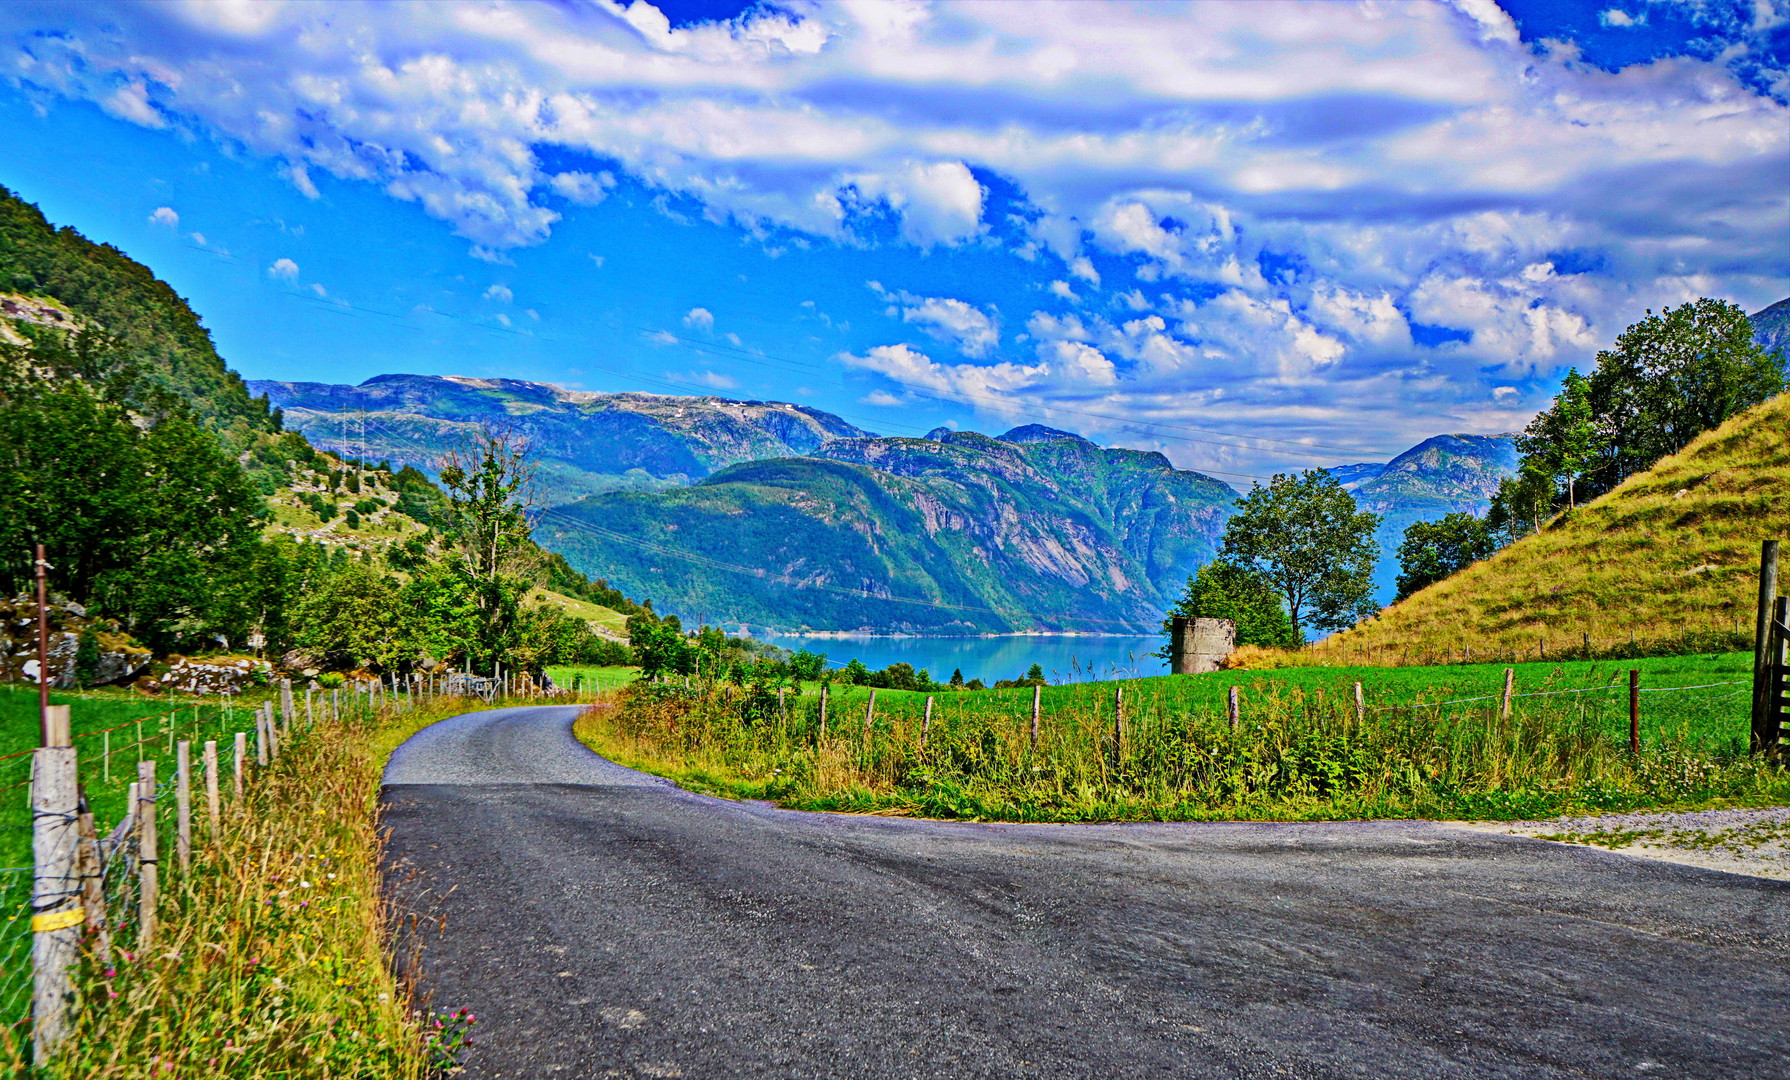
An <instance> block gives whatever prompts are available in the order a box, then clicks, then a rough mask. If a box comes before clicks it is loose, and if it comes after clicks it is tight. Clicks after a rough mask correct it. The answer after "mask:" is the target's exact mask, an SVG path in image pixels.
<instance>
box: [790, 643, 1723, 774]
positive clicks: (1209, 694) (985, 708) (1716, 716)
mask: <svg viewBox="0 0 1790 1080" xmlns="http://www.w3.org/2000/svg"><path fill="white" fill-rule="evenodd" d="M1507 666H1510V667H1514V669H1515V671H1516V677H1515V678H1516V685H1515V690H1516V693H1517V694H1518V695H1523V694H1533V693H1536V692H1538V691H1539V692H1548V693H1549V694H1550V695H1551V696H1567V695H1557V694H1554V693H1553V692H1556V691H1560V690H1568V689H1575V690H1576V689H1582V688H1586V687H1599V688H1603V689H1598V690H1594V691H1592V692H1589V693H1585V694H1576V695H1571V697H1572V698H1573V699H1576V700H1579V701H1582V702H1583V706H1584V708H1585V709H1586V710H1587V712H1588V713H1589V714H1590V715H1592V716H1594V717H1596V718H1598V719H1599V721H1600V722H1601V723H1602V724H1603V726H1604V729H1605V730H1606V731H1607V732H1608V733H1610V734H1611V735H1612V736H1615V735H1620V736H1622V737H1624V738H1626V737H1627V731H1628V672H1629V669H1630V668H1634V669H1638V670H1639V671H1640V672H1641V686H1642V688H1643V693H1642V695H1641V716H1642V723H1641V730H1642V739H1643V741H1644V742H1645V741H1647V740H1650V739H1654V738H1656V737H1659V736H1662V735H1669V736H1671V737H1672V738H1673V739H1674V740H1675V741H1678V742H1682V743H1685V744H1687V745H1692V746H1695V747H1697V748H1699V749H1702V750H1705V751H1733V750H1736V749H1744V748H1745V746H1746V740H1747V736H1748V718H1747V709H1748V700H1749V699H1748V695H1749V694H1750V693H1751V682H1750V680H1751V678H1752V654H1751V653H1737V652H1735V653H1713V654H1701V655H1695V656H1667V657H1645V658H1642V659H1637V660H1604V661H1570V662H1567V663H1527V664H1515V665H1505V664H1453V665H1442V666H1437V667H1401V668H1385V667H1359V668H1351V667H1312V668H1275V669H1271V670H1267V671H1219V672H1213V673H1212V674H1209V675H1195V676H1186V675H1183V676H1172V675H1163V676H1156V677H1152V678H1145V679H1127V680H1124V681H1122V682H1097V683H1071V684H1067V685H1064V686H1047V687H1045V688H1044V693H1043V699H1042V701H1041V703H1040V708H1041V710H1042V712H1043V714H1044V716H1045V717H1047V718H1048V717H1050V716H1053V715H1057V714H1060V713H1063V712H1066V711H1074V712H1076V713H1086V712H1089V711H1090V710H1091V711H1095V712H1098V711H1101V710H1102V709H1104V710H1106V711H1109V712H1110V710H1111V707H1112V705H1111V703H1112V700H1113V692H1114V690H1116V689H1120V688H1122V689H1123V690H1124V691H1125V696H1126V699H1127V711H1129V712H1133V713H1134V714H1139V715H1143V714H1148V713H1163V714H1197V715H1203V716H1212V717H1221V716H1224V715H1225V710H1226V699H1227V697H1228V696H1229V693H1230V688H1231V687H1233V686H1235V687H1237V688H1238V689H1239V692H1240V694H1241V704H1242V709H1243V711H1244V713H1245V714H1247V713H1248V712H1249V710H1250V709H1251V708H1252V707H1255V706H1259V705H1264V704H1269V703H1272V704H1273V706H1274V707H1275V708H1279V707H1280V706H1281V705H1283V704H1285V703H1288V702H1291V701H1294V700H1299V699H1300V698H1301V697H1302V696H1303V698H1304V700H1306V701H1308V702H1310V703H1311V704H1314V705H1316V704H1318V703H1319V701H1320V697H1319V695H1322V700H1324V701H1328V702H1329V703H1331V704H1332V705H1341V704H1347V705H1348V707H1349V708H1353V702H1354V692H1355V691H1354V684H1355V683H1356V682H1360V683H1361V684H1362V696H1363V697H1364V698H1365V700H1366V704H1367V707H1368V708H1369V709H1370V710H1373V709H1384V708H1385V707H1387V706H1403V705H1417V704H1423V703H1434V702H1441V701H1450V700H1456V699H1460V698H1471V697H1480V696H1484V695H1499V694H1502V693H1503V690H1504V669H1505V667H1507ZM1712 683H1714V684H1725V685H1714V686H1711V685H1709V684H1712ZM1674 687H1701V689H1694V690H1674V689H1671V688H1674ZM803 694H804V696H803V698H802V700H803V702H804V703H805V707H808V708H812V707H813V706H814V704H815V702H816V700H817V695H818V687H817V686H816V685H815V684H808V685H807V686H805V687H804V688H803ZM876 695H877V696H876V701H877V712H878V713H879V714H883V715H884V716H886V717H888V718H903V719H917V718H918V717H919V716H920V714H921V713H922V712H923V711H924V709H925V699H926V697H927V695H925V694H921V693H911V692H908V691H901V690H878V691H877V692H876ZM933 697H934V706H933V707H934V709H935V711H936V712H937V713H938V715H940V716H943V715H944V714H945V713H946V712H947V711H965V712H973V713H990V714H1006V715H1010V716H1013V717H1021V718H1023V719H1024V721H1025V722H1026V723H1030V718H1031V709H1032V691H1031V690H1029V689H1010V690H978V691H968V692H965V691H952V692H946V693H940V694H935V695H933ZM869 698H870V691H869V689H868V688H866V687H862V686H840V685H834V686H833V687H832V688H831V689H830V690H829V691H828V702H829V706H828V708H829V711H830V712H832V713H833V714H834V715H835V716H837V717H841V718H844V717H847V716H855V717H857V718H858V720H859V721H860V722H861V721H862V719H863V715H864V709H865V707H866V706H867V705H868V704H869ZM1524 700H1527V699H1523V698H1520V697H1519V704H1521V703H1522V702H1523V701H1524ZM1485 704H1487V703H1486V702H1484V701H1480V702H1475V703H1473V705H1474V706H1484V705H1485ZM1492 704H1496V702H1493V703H1492ZM1016 722H1018V721H1016Z"/></svg>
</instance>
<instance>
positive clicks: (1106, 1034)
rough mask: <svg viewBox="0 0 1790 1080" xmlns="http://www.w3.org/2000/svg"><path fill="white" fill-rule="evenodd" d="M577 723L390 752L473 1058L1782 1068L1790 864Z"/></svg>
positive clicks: (427, 964) (1436, 1073) (450, 738)
mask: <svg viewBox="0 0 1790 1080" xmlns="http://www.w3.org/2000/svg"><path fill="white" fill-rule="evenodd" d="M575 714H576V710H575V709H574V708H569V707H546V708H514V709H499V710H493V711H489V712H482V713H474V714H469V715H467V716H462V717H458V718H455V719H453V720H449V721H445V722H443V723H440V724H437V725H435V726H433V727H430V728H427V729H425V730H424V731H422V732H420V733H418V734H417V735H416V736H415V737H414V738H412V739H411V740H410V741H409V742H407V743H405V744H404V746H402V747H401V748H399V750H398V752H397V753H396V754H395V755H394V756H393V758H392V761H391V764H390V766H389V768H388V769H387V771H386V776H385V780H386V789H385V793H384V806H383V814H384V822H385V824H386V825H387V826H388V827H389V829H390V838H389V841H388V845H387V866H386V874H387V887H388V891H389V893H390V895H391V896H392V897H393V898H394V900H395V901H396V902H397V903H398V904H399V905H400V907H401V908H402V909H404V910H407V911H408V912H410V913H414V914H416V915H417V916H418V918H417V919H416V920H414V922H410V923H407V925H412V926H416V927H421V929H413V930H411V931H407V932H406V933H405V935H404V936H403V938H402V939H401V941H400V947H401V951H402V955H407V956H410V957H411V960H410V961H409V962H410V963H412V964H414V965H416V967H415V968H414V969H413V970H414V972H415V974H416V975H417V976H418V977H419V978H420V980H421V983H422V985H423V987H424V988H425V989H426V990H427V991H428V992H429V993H430V994H431V996H432V1007H433V1008H435V1009H444V1008H459V1007H463V1006H464V1007H470V1008H471V1009H473V1011H474V1012H475V1013H476V1014H477V1016H478V1018H479V1022H478V1024H477V1025H476V1028H475V1031H474V1034H475V1044H474V1046H473V1047H472V1048H471V1049H470V1050H469V1051H468V1052H467V1053H466V1054H465V1057H464V1066H465V1073H464V1075H465V1076H467V1077H518V1078H520V1077H527V1078H540V1077H560V1076H564V1077H615V1078H621V1077H629V1078H633V1077H690V1078H696V1077H789V1078H806V1077H839V1078H846V1077H851V1078H858V1077H863V1078H885V1077H886V1078H931V1077H938V1078H959V1077H962V1078H970V1077H1048V1078H1055V1077H1101V1078H1104V1077H1146V1076H1147V1077H1251V1078H1253V1077H1261V1078H1269V1077H1276V1078H1284V1077H1363V1078H1367V1077H1373V1078H1382V1077H1512V1078H1515V1077H1522V1078H1538V1077H1618V1076H1620V1077H1649V1078H1658V1077H1682V1078H1687V1080H1688V1078H1695V1080H1703V1078H1713V1077H1747V1078H1749V1080H1756V1078H1771V1077H1790V942H1787V935H1790V883H1786V882H1781V881H1770V880H1765V879H1761V878H1754V877H1744V876H1739V875H1732V874H1724V873H1718V872H1714V871H1709V870H1703V869H1698V868H1694V867H1686V866H1679V865H1674V864H1671V863H1663V862H1657V861H1650V860H1642V859H1633V858H1629V857H1626V856H1622V855H1617V854H1613V853H1609V852H1604V851H1599V850H1596V849H1591V848H1582V847H1573V846H1568V845H1562V844H1551V843H1547V842H1543V841H1539V840H1533V839H1529V838H1526V837H1521V836H1509V835H1499V834H1495V833H1485V832H1476V831H1471V830H1466V829H1458V828H1451V827H1447V826H1442V825H1437V824H1434V823H1426V822H1347V823H1335V824H1242V823H1224V824H1191V823H1189V824H1114V825H986V824H968V823H955V822H934V821H914V820H904V819H886V818H874V817H855V816H847V815H836V814H805V813H800V812H795V811H785V810H778V809H776V808H774V807H770V806H766V805H763V804H756V803H736V802H729V801H725V800H721V799H713V798H708V797H705V796H699V795H694V794H691V793H688V792H685V791H682V790H680V789H678V788H676V787H673V786H671V785H669V784H667V783H665V782H664V781H662V780H658V779H656V778H654V777H650V776H646V775H644V774H641V773H638V772H634V771H631V770H628V769H624V768H621V767H620V766H617V765H615V764H613V763H611V762H608V761H606V760H604V759H603V758H601V757H598V756H597V755H595V754H593V753H591V752H590V751H589V750H587V749H585V748H584V747H583V746H582V745H580V744H579V743H578V742H577V741H576V740H575V739H573V738H572V735H571V730H570V729H571V721H572V719H573V717H574V715H575Z"/></svg>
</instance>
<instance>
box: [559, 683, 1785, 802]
mask: <svg viewBox="0 0 1790 1080" xmlns="http://www.w3.org/2000/svg"><path fill="white" fill-rule="evenodd" d="M1745 659H1746V658H1744V657H1740V656H1739V655H1738V654H1724V655H1716V656H1706V657H1699V658H1675V659H1673V660H1670V661H1668V660H1665V659H1659V660H1653V661H1640V662H1629V661H1624V662H1622V663H1620V664H1608V663H1606V664H1603V665H1594V664H1590V663H1585V664H1579V665H1526V666H1524V668H1523V669H1522V670H1519V672H1518V673H1517V687H1516V689H1517V693H1518V694H1530V695H1532V696H1527V697H1518V698H1516V699H1515V700H1514V701H1513V708H1512V713H1511V715H1510V716H1509V717H1508V718H1506V717H1504V716H1503V715H1502V713H1501V707H1500V706H1501V702H1500V701H1499V700H1498V698H1497V696H1496V695H1498V693H1499V692H1500V691H1501V689H1502V685H1503V669H1502V668H1501V667H1497V668H1494V667H1489V666H1487V667H1483V668H1475V667H1473V666H1469V665H1463V666H1460V667H1450V668H1432V669H1391V670H1389V669H1384V668H1372V669H1362V670H1361V671H1359V672H1356V671H1354V670H1350V669H1337V668H1327V669H1307V670H1296V671H1285V672H1282V671H1276V672H1222V673H1218V674H1215V675H1212V676H1201V677H1197V678H1185V677H1183V678H1158V679H1139V680H1129V681H1126V682H1123V683H1104V684H1099V683H1095V684H1089V683H1082V684H1074V685H1069V686H1060V687H1049V688H1046V689H1045V690H1044V692H1043V694H1042V708H1041V718H1040V726H1039V733H1038V739H1037V742H1036V745H1034V744H1033V741H1032V738H1031V692H1030V691H1029V690H1018V691H996V692H987V693H960V694H944V695H938V696H937V697H936V698H935V701H934V711H933V718H932V721H931V722H930V724H928V723H927V722H926V721H925V718H924V708H925V695H919V694H902V693H895V692H889V691H879V692H878V695H877V704H876V710H875V712H874V714H873V715H871V716H870V717H869V723H868V725H866V713H867V712H868V711H869V709H868V706H869V694H868V691H865V690H863V689H862V688H854V689H852V690H850V691H846V690H844V689H843V688H836V689H835V691H834V692H833V693H832V694H830V696H829V717H828V723H827V726H826V728H825V729H824V730H823V729H822V727H821V724H820V718H819V715H818V706H817V701H816V700H815V698H814V696H813V695H805V696H802V697H800V698H794V697H792V698H789V699H788V700H787V701H786V703H785V709H784V710H783V711H782V712H779V710H778V706H777V702H776V699H775V697H774V696H770V695H768V694H766V693H764V692H762V691H759V692H754V691H752V690H751V689H750V688H745V689H742V688H732V687H719V686H700V687H698V688H697V689H695V690H693V691H689V692H686V691H684V690H683V689H682V688H681V686H677V687H673V686H659V687H651V686H644V685H639V686H635V687H631V688H630V689H628V690H627V691H624V692H623V693H622V694H619V695H616V696H614V697H612V698H611V699H608V700H607V701H605V702H604V703H602V704H600V705H598V706H596V707H593V709H591V710H590V711H589V712H588V713H587V715H586V716H585V717H583V718H582V719H581V720H580V721H579V723H578V724H577V725H576V727H575V729H574V730H575V732H576V733H577V734H578V736H579V737H580V738H581V739H583V740H584V741H585V742H586V744H587V745H590V746H591V747H592V748H593V749H596V750H597V751H598V752H599V753H602V754H604V755H605V756H608V757H611V758H613V759H615V760H617V761H620V762H622V763H624V764H627V765H630V766H633V767H636V768H642V769H645V770H647V771H649V772H654V773H657V774H659V775H662V776H665V777H667V778H669V779H672V780H675V781H677V782H679V783H681V784H683V785H685V786H686V787H689V788H692V789H694V790H699V791H704V792H707V793H710V794H716V795H724V796H730V797H736V798H764V799H772V800H775V801H777V802H779V803H780V804H782V805H784V806H788V807H792V808H798V809H812V810H843V811H854V812H865V813H884V814H916V815H924V816H929V817H946V818H952V817H955V818H970V819H981V820H1009V821H1094V820H1137V819H1158V820H1200V819H1218V818H1235V819H1256V820H1321V819H1337V818H1368V817H1429V818H1438V817H1439V818H1480V819H1494V820H1514V819H1523V818H1534V817H1545V816H1551V815H1554V814H1558V813H1563V812H1568V811H1599V810H1630V809H1639V808H1663V807H1673V808H1690V807H1703V806H1718V805H1777V804H1782V803H1785V802H1790V777H1787V776H1786V773H1785V771H1784V770H1783V769H1782V767H1781V766H1777V765H1773V764H1770V763H1767V762H1763V761H1761V760H1759V759H1757V758H1752V757H1749V756H1747V754H1746V753H1745V752H1744V748H1745V734H1744V733H1745V730H1746V707H1747V698H1746V686H1745V685H1744V683H1740V684H1736V685H1726V684H1729V683H1734V682H1735V681H1736V680H1738V679H1740V678H1742V677H1743V676H1744V661H1745ZM1630 666H1634V667H1637V668H1640V669H1642V670H1643V672H1644V674H1643V685H1644V686H1646V687H1649V688H1657V689H1659V690H1660V691H1661V692H1659V693H1650V694H1647V695H1644V704H1643V712H1644V724H1643V740H1642V752H1641V753H1640V755H1639V756H1634V755H1631V754H1630V753H1629V752H1628V747H1627V717H1628V712H1627V710H1628V697H1627V670H1628V668H1629V667H1630ZM1357 679H1359V680H1360V681H1362V682H1363V683H1364V696H1365V697H1366V699H1367V700H1366V705H1367V711H1366V712H1365V714H1364V715H1358V714H1357V712H1356V709H1355V704H1354V695H1353V688H1354V683H1355V681H1357ZM1705 683H1719V684H1724V685H1717V686H1704V685H1701V684H1705ZM1231 686H1238V687H1240V688H1241V690H1242V703H1243V708H1242V714H1241V720H1240V723H1239V724H1238V726H1237V727H1236V728H1234V729H1233V728H1232V727H1231V726H1230V724H1229V722H1228V718H1227V716H1226V710H1225V699H1226V697H1227V696H1228V691H1229V689H1230V687H1231ZM1677 687H1697V688H1696V689H1668V688H1677ZM1587 688H1589V689H1588V690H1587ZM1119 690H1123V691H1124V701H1125V706H1124V723H1123V730H1122V732H1121V733H1119V735H1118V736H1117V737H1115V733H1114V697H1115V692H1116V691H1119ZM1563 690H1587V692H1583V693H1561V692H1559V691H1563ZM1488 696H1489V697H1490V699H1489V700H1486V698H1487V697H1488ZM1461 698H1479V699H1481V700H1474V701H1464V702H1463V701H1460V700H1459V699H1461Z"/></svg>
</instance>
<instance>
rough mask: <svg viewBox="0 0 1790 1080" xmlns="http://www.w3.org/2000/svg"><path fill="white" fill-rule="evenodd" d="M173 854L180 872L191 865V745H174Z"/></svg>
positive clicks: (186, 743) (184, 871)
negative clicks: (177, 861) (178, 861)
mask: <svg viewBox="0 0 1790 1080" xmlns="http://www.w3.org/2000/svg"><path fill="white" fill-rule="evenodd" d="M174 853H175V857H176V858H178V859H179V860H180V872H181V873H183V874H184V873H186V872H187V870H188V869H189V868H191V866H192V864H193V744H192V743H190V742H188V741H186V740H185V739H182V740H180V741H179V742H178V743H176V744H175V745H174Z"/></svg>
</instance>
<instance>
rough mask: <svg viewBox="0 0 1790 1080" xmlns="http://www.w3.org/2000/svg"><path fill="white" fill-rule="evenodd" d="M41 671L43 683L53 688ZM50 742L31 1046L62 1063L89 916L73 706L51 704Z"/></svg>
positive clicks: (38, 871) (34, 775)
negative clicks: (60, 1048) (84, 900)
mask: <svg viewBox="0 0 1790 1080" xmlns="http://www.w3.org/2000/svg"><path fill="white" fill-rule="evenodd" d="M45 670H46V669H44V668H39V672H40V674H39V676H38V678H39V680H40V681H45V682H47V681H48V680H47V677H46V675H44V674H43V672H44V671H45ZM42 711H43V740H44V744H43V745H42V746H40V747H38V748H37V749H36V750H33V751H32V752H31V857H32V865H33V871H32V883H31V885H32V887H31V990H32V992H31V1019H32V1024H31V1041H32V1047H33V1049H34V1050H35V1051H36V1053H37V1055H38V1056H37V1060H38V1061H39V1062H43V1063H48V1062H49V1061H50V1060H52V1059H53V1058H54V1057H55V1053H56V1047H57V1045H58V1044H60V1043H61V1042H62V1040H63V1038H64V1037H65V1036H66V1035H67V1024H68V1008H69V1005H70V1004H71V1003H72V1002H73V1000H74V986H73V983H72V982H71V980H70V978H69V968H70V966H71V965H73V963H74V961H75V955H76V953H77V951H78V950H79V949H80V945H81V926H82V924H83V923H85V922H86V921H87V913H86V911H85V909H84V908H83V906H82V904H81V893H82V883H81V878H80V858H79V857H80V850H79V849H80V790H79V788H78V787H77V786H76V779H75V748H74V747H73V746H72V745H70V743H71V742H72V741H73V740H71V739H70V738H69V717H68V706H66V705H45V706H43V707H42Z"/></svg>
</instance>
